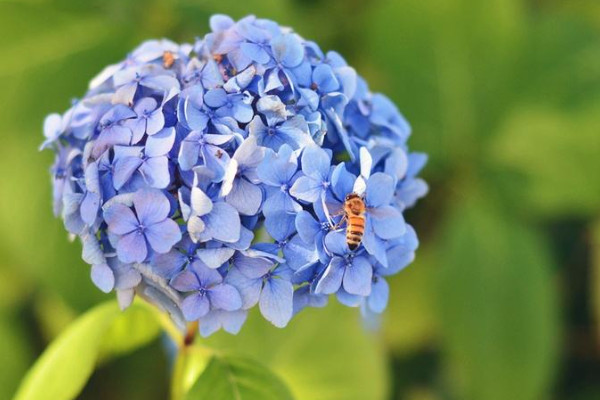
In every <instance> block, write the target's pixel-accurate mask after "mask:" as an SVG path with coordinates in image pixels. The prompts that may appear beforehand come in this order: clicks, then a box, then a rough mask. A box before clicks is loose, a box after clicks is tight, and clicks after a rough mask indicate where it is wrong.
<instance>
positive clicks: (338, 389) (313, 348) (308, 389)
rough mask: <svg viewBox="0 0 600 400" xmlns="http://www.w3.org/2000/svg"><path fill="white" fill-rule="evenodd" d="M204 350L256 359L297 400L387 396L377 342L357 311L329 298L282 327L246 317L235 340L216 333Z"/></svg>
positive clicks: (384, 361)
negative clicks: (316, 307)
mask: <svg viewBox="0 0 600 400" xmlns="http://www.w3.org/2000/svg"><path fill="white" fill-rule="evenodd" d="M203 342H204V343H206V344H207V345H208V346H210V347H212V348H216V349H218V351H225V352H227V353H235V354H240V355H246V356H248V357H250V358H252V359H256V360H260V361H261V362H262V363H263V364H264V365H266V366H267V367H269V368H270V369H271V370H273V371H274V372H275V373H276V374H277V375H278V376H281V378H282V379H283V381H284V382H285V383H286V384H287V385H288V387H289V388H290V391H291V392H292V394H293V396H294V398H295V399H298V400H303V399H307V400H342V399H343V400H354V399H356V400H364V399H369V400H380V399H385V398H387V389H388V381H387V378H388V375H387V359H386V357H385V355H384V352H383V347H382V342H381V340H380V339H379V337H378V336H377V335H374V334H372V333H370V332H368V331H367V330H366V329H365V327H364V325H363V324H362V321H361V317H360V313H359V311H358V310H357V309H352V308H348V307H344V306H341V305H339V304H337V301H336V300H335V299H334V298H332V299H331V300H330V303H329V305H327V307H325V308H322V309H314V308H311V309H306V310H304V311H302V312H301V313H300V314H298V315H297V316H295V317H294V319H293V320H292V321H291V322H290V324H289V325H288V326H287V327H286V328H285V329H277V328H275V327H273V326H272V325H271V324H269V323H268V322H267V321H265V320H264V319H263V318H262V316H260V314H259V313H258V311H256V310H254V311H253V312H251V313H250V316H249V317H248V321H247V322H246V324H245V325H244V327H243V328H242V331H241V332H240V333H239V334H238V335H237V336H232V335H228V334H226V333H222V332H219V333H217V334H215V335H213V336H211V337H210V338H208V339H205V340H203Z"/></svg>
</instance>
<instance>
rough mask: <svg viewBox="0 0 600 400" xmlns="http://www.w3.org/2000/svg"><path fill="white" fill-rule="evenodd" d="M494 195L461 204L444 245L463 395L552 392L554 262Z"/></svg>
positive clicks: (445, 317) (442, 290)
mask: <svg viewBox="0 0 600 400" xmlns="http://www.w3.org/2000/svg"><path fill="white" fill-rule="evenodd" d="M494 204H495V202H494V201H493V200H492V201H491V200H490V199H485V200H484V199H479V200H475V201H469V202H467V203H466V204H464V205H462V206H459V207H456V208H455V210H453V212H452V214H451V216H450V218H449V219H448V221H447V224H446V226H445V228H444V229H443V230H442V234H441V237H440V240H441V245H440V247H439V252H440V253H439V260H443V265H442V266H441V267H440V270H439V274H438V279H439V304H440V305H439V310H440V321H441V323H442V325H441V329H442V331H443V332H442V334H443V337H444V341H445V344H446V345H445V349H446V353H447V357H448V361H447V362H448V363H449V364H450V366H451V368H452V369H451V371H452V372H451V373H450V374H449V375H450V376H449V379H451V381H452V382H453V384H454V386H455V389H456V390H457V393H458V397H459V398H461V399H467V400H468V399H498V400H501V399H524V400H526V399H532V400H533V399H539V398H545V397H546V396H547V392H546V391H547V390H548V383H549V382H550V379H551V378H552V373H553V366H554V365H555V363H556V357H557V351H556V345H557V341H558V329H557V328H558V325H557V323H558V318H557V313H556V305H557V298H556V293H555V292H554V289H553V283H552V278H551V275H550V273H551V271H552V269H553V265H552V264H553V262H552V259H551V257H550V254H549V252H548V249H547V247H546V246H545V245H544V243H543V241H542V240H541V239H540V237H539V235H538V234H537V233H536V232H535V231H533V230H531V229H529V228H527V227H526V226H523V225H522V224H521V223H519V221H515V220H512V219H510V218H509V217H507V216H506V215H505V213H502V212H500V211H499V210H497V209H495V208H494Z"/></svg>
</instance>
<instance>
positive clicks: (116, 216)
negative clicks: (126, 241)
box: [104, 203, 139, 235]
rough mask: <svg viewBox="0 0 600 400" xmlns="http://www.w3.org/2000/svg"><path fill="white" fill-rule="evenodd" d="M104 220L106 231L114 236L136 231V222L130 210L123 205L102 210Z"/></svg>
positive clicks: (115, 205) (114, 205)
mask: <svg viewBox="0 0 600 400" xmlns="http://www.w3.org/2000/svg"><path fill="white" fill-rule="evenodd" d="M104 220H105V221H106V223H107V224H108V230H109V232H111V233H114V234H116V235H124V234H126V233H129V232H132V231H134V230H136V229H137V227H138V225H139V223H138V220H137V218H136V216H135V214H134V213H133V211H131V209H130V208H129V207H127V206H125V205H123V204H118V203H117V204H113V205H111V206H110V207H107V208H106V210H104Z"/></svg>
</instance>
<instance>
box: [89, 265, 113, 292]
mask: <svg viewBox="0 0 600 400" xmlns="http://www.w3.org/2000/svg"><path fill="white" fill-rule="evenodd" d="M91 277H92V282H94V284H95V285H96V286H97V287H98V289H100V290H102V291H103V292H104V293H109V292H110V291H111V290H113V288H114V287H115V276H114V274H113V271H112V269H110V267H109V266H108V265H107V264H95V265H92V270H91Z"/></svg>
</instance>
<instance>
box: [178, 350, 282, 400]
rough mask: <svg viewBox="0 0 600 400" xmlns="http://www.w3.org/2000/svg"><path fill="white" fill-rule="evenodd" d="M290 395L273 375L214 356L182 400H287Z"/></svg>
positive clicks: (242, 360) (258, 367)
mask: <svg viewBox="0 0 600 400" xmlns="http://www.w3.org/2000/svg"><path fill="white" fill-rule="evenodd" d="M287 399H292V395H291V393H290V391H289V390H288V388H287V387H286V385H285V384H284V383H283V382H282V381H281V380H280V378H279V377H277V375H275V374H274V373H273V372H271V371H270V370H269V369H268V368H266V367H265V366H263V365H261V364H260V363H258V362H256V361H254V360H252V359H249V358H245V357H238V356H230V355H221V356H219V355H218V356H214V357H213V358H212V359H211V361H210V363H209V364H208V366H207V367H206V370H205V371H204V372H203V373H202V375H200V377H199V378H198V380H197V381H196V383H195V384H194V385H193V386H192V388H191V389H190V390H189V392H188V393H187V395H186V397H185V400H287Z"/></svg>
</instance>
